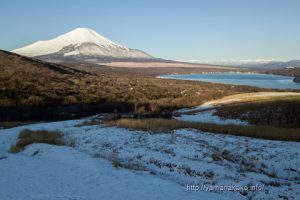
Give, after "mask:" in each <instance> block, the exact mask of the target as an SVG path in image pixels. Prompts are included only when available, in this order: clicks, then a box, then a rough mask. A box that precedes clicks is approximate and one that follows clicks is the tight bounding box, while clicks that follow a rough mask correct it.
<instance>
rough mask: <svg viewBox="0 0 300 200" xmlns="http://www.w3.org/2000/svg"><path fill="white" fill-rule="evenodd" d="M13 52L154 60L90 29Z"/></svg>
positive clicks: (66, 34) (83, 29) (34, 55)
mask: <svg viewBox="0 0 300 200" xmlns="http://www.w3.org/2000/svg"><path fill="white" fill-rule="evenodd" d="M12 52H14V53H18V54H21V55H24V56H29V57H39V56H51V55H52V56H55V57H57V56H61V57H70V56H71V57H82V56H84V57H89V56H91V57H112V58H137V59H151V58H152V57H151V56H150V55H148V54H146V53H145V52H143V51H140V50H135V49H130V48H127V47H125V46H122V45H120V44H117V43H115V42H113V41H111V40H109V39H107V38H105V37H103V36H101V35H100V34H98V33H97V32H96V31H94V30H92V29H88V28H76V29H74V30H73V31H70V32H68V33H65V34H63V35H60V36H58V37H56V38H54V39H51V40H46V41H38V42H35V43H33V44H30V45H28V46H25V47H22V48H19V49H15V50H13V51H12Z"/></svg>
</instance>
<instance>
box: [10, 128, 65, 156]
mask: <svg viewBox="0 0 300 200" xmlns="http://www.w3.org/2000/svg"><path fill="white" fill-rule="evenodd" d="M61 138H62V135H61V133H60V132H58V131H47V130H37V131H32V130H28V129H24V130H22V131H21V132H20V134H19V137H18V141H17V143H16V144H15V145H13V146H11V148H10V152H12V153H18V152H20V151H23V150H24V148H25V147H26V146H27V145H30V144H33V143H47V144H54V145H62V144H63V142H62V140H61Z"/></svg>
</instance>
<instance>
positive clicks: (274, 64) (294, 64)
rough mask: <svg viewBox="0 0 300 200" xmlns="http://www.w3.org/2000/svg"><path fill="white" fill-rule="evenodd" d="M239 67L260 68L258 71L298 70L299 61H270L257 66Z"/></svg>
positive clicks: (299, 66) (245, 65)
mask: <svg viewBox="0 0 300 200" xmlns="http://www.w3.org/2000/svg"><path fill="white" fill-rule="evenodd" d="M241 67H249V68H260V69H280V68H300V60H290V61H271V62H267V63H259V64H243V65H241Z"/></svg>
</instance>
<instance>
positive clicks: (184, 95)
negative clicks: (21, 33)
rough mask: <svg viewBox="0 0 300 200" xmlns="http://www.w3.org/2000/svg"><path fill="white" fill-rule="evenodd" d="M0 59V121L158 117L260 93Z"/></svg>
mask: <svg viewBox="0 0 300 200" xmlns="http://www.w3.org/2000/svg"><path fill="white" fill-rule="evenodd" d="M0 58H1V59H0V60H1V62H0V66H1V72H0V88H1V93H0V97H1V98H0V106H1V107H0V111H1V119H0V120H12V119H20V120H21V119H24V118H25V119H36V118H37V119H51V120H54V119H66V118H76V117H80V116H86V115H91V114H95V113H100V112H129V111H135V112H139V113H145V112H146V113H147V112H150V113H158V112H160V111H163V110H170V109H175V108H181V107H190V106H194V105H199V104H201V103H202V102H204V101H205V100H209V99H214V98H219V97H223V96H225V95H229V94H236V93H242V92H247V91H248V92H251V91H262V90H263V89H259V88H255V87H247V86H234V87H232V86H231V85H222V84H212V83H203V82H193V81H179V80H163V79H157V78H151V77H145V76H143V75H140V74H130V71H129V72H127V73H126V71H122V73H118V72H117V73H116V72H115V71H114V70H112V71H111V69H112V68H110V67H105V66H98V68H99V69H101V70H99V71H98V70H95V71H93V72H86V71H84V69H83V68H80V69H75V66H74V67H71V66H70V65H69V66H64V65H58V64H51V63H47V62H42V61H39V60H35V59H31V58H27V57H23V56H19V55H16V54H13V53H9V52H5V51H1V52H0ZM74 65H75V64H74ZM86 69H90V68H88V67H87V68H86ZM123 70H124V69H123ZM89 71H91V70H89ZM36 107H38V109H37V108H36ZM44 112H47V115H43V113H44Z"/></svg>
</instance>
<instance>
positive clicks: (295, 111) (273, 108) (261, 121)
mask: <svg viewBox="0 0 300 200" xmlns="http://www.w3.org/2000/svg"><path fill="white" fill-rule="evenodd" d="M216 115H218V116H220V117H223V118H232V119H233V118H239V119H242V120H247V121H249V122H250V123H252V124H258V125H271V126H281V127H289V128H300V97H299V96H289V97H281V98H273V99H265V100H262V101H254V102H245V103H237V104H231V105H223V106H221V107H219V108H218V109H217V112H216Z"/></svg>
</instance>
